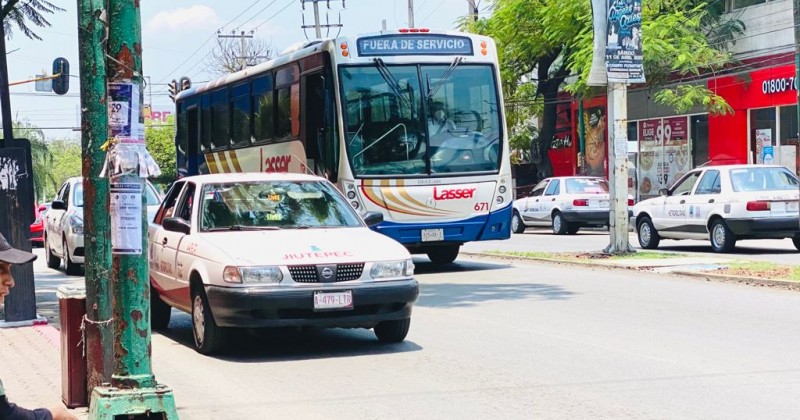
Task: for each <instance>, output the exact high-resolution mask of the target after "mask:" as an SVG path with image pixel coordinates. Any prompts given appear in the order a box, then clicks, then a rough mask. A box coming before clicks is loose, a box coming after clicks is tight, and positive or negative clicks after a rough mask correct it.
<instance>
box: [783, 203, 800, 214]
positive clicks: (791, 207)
mask: <svg viewBox="0 0 800 420" xmlns="http://www.w3.org/2000/svg"><path fill="white" fill-rule="evenodd" d="M798 207H800V202H797V201H787V202H786V212H788V213H797V210H798Z"/></svg>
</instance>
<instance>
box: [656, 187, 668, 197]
mask: <svg viewBox="0 0 800 420" xmlns="http://www.w3.org/2000/svg"><path fill="white" fill-rule="evenodd" d="M658 194H659V195H663V196H665V197H669V190H668V189H666V188H662V189H660V190H658Z"/></svg>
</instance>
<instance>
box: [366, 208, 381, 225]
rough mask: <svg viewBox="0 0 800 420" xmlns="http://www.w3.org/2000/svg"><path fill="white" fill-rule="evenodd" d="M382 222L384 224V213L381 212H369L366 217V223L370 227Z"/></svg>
mask: <svg viewBox="0 0 800 420" xmlns="http://www.w3.org/2000/svg"><path fill="white" fill-rule="evenodd" d="M381 222H383V213H381V212H377V211H368V212H367V214H365V215H364V223H366V224H367V226H369V227H373V226H375V225H377V224H380V223H381Z"/></svg>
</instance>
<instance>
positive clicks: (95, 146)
mask: <svg viewBox="0 0 800 420" xmlns="http://www.w3.org/2000/svg"><path fill="white" fill-rule="evenodd" d="M104 3H105V0H78V53H79V57H78V58H79V61H80V76H81V83H80V84H81V112H82V114H83V118H81V121H82V125H83V127H81V132H82V134H81V149H82V150H83V158H82V159H81V162H82V163H83V169H82V174H83V194H84V196H85V200H84V202H85V203H86V204H87V205H86V206H84V207H83V223H84V226H85V230H84V247H85V252H86V264H85V265H84V267H85V270H86V323H85V331H86V335H85V337H86V341H85V343H86V366H87V370H88V372H87V381H86V386H87V394H86V395H92V390H93V389H94V388H95V387H97V386H100V385H101V384H103V383H106V382H110V381H111V372H112V371H113V369H114V352H113V351H114V346H113V343H114V341H113V338H114V337H113V334H112V333H113V325H111V319H112V318H111V316H112V313H111V281H110V271H109V267H111V248H110V247H109V243H108V238H109V237H110V236H111V233H110V232H109V229H108V225H109V217H108V179H106V178H101V177H100V172H101V171H102V169H103V162H104V160H105V152H104V151H103V150H102V149H101V146H102V145H103V144H104V143H105V142H106V139H107V137H108V121H107V118H108V114H107V113H108V108H107V107H106V104H105V98H106V64H105V31H106V27H107V22H102V21H101V20H100V16H101V15H102V13H103V11H104V9H105V6H104Z"/></svg>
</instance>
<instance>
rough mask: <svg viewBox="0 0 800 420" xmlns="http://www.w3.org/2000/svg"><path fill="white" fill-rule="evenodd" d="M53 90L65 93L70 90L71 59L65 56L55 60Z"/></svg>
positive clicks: (59, 93) (61, 93) (60, 93)
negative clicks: (68, 59)
mask: <svg viewBox="0 0 800 420" xmlns="http://www.w3.org/2000/svg"><path fill="white" fill-rule="evenodd" d="M56 75H57V76H58V77H56V78H55V79H53V92H55V93H56V94H57V95H63V94H65V93H67V92H68V91H69V61H67V59H66V58H64V57H58V58H56V59H55V60H53V76H56Z"/></svg>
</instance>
